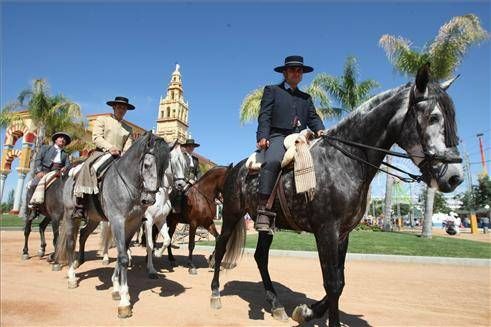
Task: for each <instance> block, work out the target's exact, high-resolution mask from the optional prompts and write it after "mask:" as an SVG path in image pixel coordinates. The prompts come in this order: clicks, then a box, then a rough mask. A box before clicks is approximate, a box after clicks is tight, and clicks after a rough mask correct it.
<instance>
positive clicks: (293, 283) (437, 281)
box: [0, 231, 491, 326]
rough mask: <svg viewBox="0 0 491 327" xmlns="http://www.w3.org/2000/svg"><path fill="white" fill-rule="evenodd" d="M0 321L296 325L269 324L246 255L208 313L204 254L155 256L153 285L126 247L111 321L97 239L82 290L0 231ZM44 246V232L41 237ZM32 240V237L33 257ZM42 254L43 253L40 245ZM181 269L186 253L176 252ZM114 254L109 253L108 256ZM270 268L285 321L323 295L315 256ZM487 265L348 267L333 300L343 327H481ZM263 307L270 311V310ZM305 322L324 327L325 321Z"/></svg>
mask: <svg viewBox="0 0 491 327" xmlns="http://www.w3.org/2000/svg"><path fill="white" fill-rule="evenodd" d="M0 235H1V284H0V285H1V286H0V287H1V289H0V291H1V325H2V326H13V325H15V326H26V325H30V326H32V325H46V326H54V325H77V326H78V325H91V326H92V325H105V326H107V325H122V326H136V325H139V326H142V325H145V326H148V325H160V326H176V325H180V326H181V325H185V326H198V325H199V326H204V325H206V326H217V325H221V326H295V325H296V323H295V322H294V321H292V320H290V321H289V322H288V323H280V322H277V321H275V320H274V319H273V318H272V317H271V315H270V314H269V313H268V312H267V311H265V309H264V306H265V302H264V300H263V294H264V292H263V288H262V284H261V283H260V282H259V278H260V277H259V273H258V271H257V269H256V265H255V262H254V259H253V257H252V256H251V255H246V256H245V257H244V258H243V259H242V261H241V262H240V263H239V266H238V267H237V268H235V269H234V270H231V271H228V272H225V273H222V277H221V285H222V304H223V308H222V309H221V310H218V311H213V310H211V309H210V307H209V296H210V282H211V277H212V274H211V272H209V270H208V269H207V268H206V261H205V259H204V258H205V257H204V255H207V253H205V252H203V251H201V250H200V251H196V252H197V253H196V261H197V263H198V265H199V267H200V269H198V275H196V276H191V275H189V274H188V272H187V269H186V268H185V267H182V266H180V267H177V268H175V269H174V271H173V272H170V271H169V268H170V266H169V264H168V262H167V261H166V260H162V259H158V260H157V266H156V268H157V269H159V268H160V269H161V275H160V278H159V279H158V280H150V279H148V278H147V277H146V273H145V270H144V262H145V261H144V257H143V255H144V253H145V251H144V250H143V248H134V250H133V253H134V255H135V261H134V262H135V263H134V267H133V268H132V269H131V271H130V272H129V273H128V278H129V286H130V294H131V299H132V303H133V317H131V318H129V319H127V320H120V319H118V318H117V314H116V313H117V302H113V301H112V300H111V282H110V278H111V274H112V271H113V267H114V260H113V261H112V262H111V264H110V266H109V267H104V266H102V265H101V261H100V259H99V258H97V256H96V252H95V249H96V248H97V242H98V235H92V236H91V237H90V238H89V241H88V244H87V249H88V251H89V252H88V260H89V261H88V262H87V263H85V264H84V265H83V266H82V267H81V268H79V270H78V277H79V278H80V286H79V287H78V288H77V289H73V290H69V289H67V281H66V279H65V278H64V277H65V274H66V270H63V271H62V272H52V271H51V268H50V267H49V265H48V264H47V263H46V261H45V260H44V259H43V260H39V259H38V258H36V257H33V258H31V260H28V261H21V260H20V253H21V248H22V242H23V241H22V239H23V235H22V233H21V232H14V231H2V232H1V234H0ZM48 239H49V240H51V235H48ZM38 246H39V237H38V235H37V234H33V235H32V238H31V242H30V247H31V250H30V251H31V254H35V253H36V252H37V247H38ZM48 249H51V247H50V246H48ZM175 253H176V254H177V256H176V257H177V260H178V262H179V263H180V264H184V262H185V257H184V255H185V253H186V250H185V249H179V250H176V251H175ZM110 255H112V258H114V257H115V250H114V249H113V250H112V251H111V253H110ZM270 272H271V276H272V278H273V280H275V281H276V284H275V286H276V289H277V291H278V293H279V296H280V299H281V300H282V302H283V304H284V305H285V308H286V311H287V313H288V314H289V315H291V312H292V310H293V308H294V307H295V306H296V305H298V304H301V303H312V302H313V301H314V300H317V299H320V298H321V297H322V296H323V295H324V290H323V287H322V278H321V273H320V268H319V263H318V261H317V260H315V259H307V258H292V257H288V258H286V257H271V259H270ZM489 276H490V268H489V267H461V266H446V265H421V264H419V265H417V264H402V263H377V262H360V261H356V262H348V263H347V269H346V287H345V289H344V293H343V295H342V297H341V302H340V308H341V310H342V316H341V319H342V322H343V323H345V324H347V325H349V326H489V325H490V324H491V315H490V311H489V308H490V298H491V289H490V279H489ZM268 310H269V308H268ZM312 325H320V326H325V319H322V320H317V321H314V323H313V324H312Z"/></svg>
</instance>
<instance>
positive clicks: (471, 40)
mask: <svg viewBox="0 0 491 327" xmlns="http://www.w3.org/2000/svg"><path fill="white" fill-rule="evenodd" d="M488 38H489V33H488V32H487V31H486V30H484V29H483V28H482V26H481V23H480V21H479V18H478V17H477V16H475V15H473V14H468V15H463V16H457V17H454V18H452V19H451V20H450V21H449V22H448V23H446V24H444V25H443V26H442V27H441V28H440V30H439V32H438V34H437V36H436V37H435V38H434V39H433V40H432V41H431V42H429V43H427V44H426V45H424V46H423V47H422V48H420V49H418V48H415V47H414V46H412V43H411V42H410V41H409V40H407V39H405V38H403V37H401V36H393V35H388V34H386V35H383V36H382V37H381V38H380V40H379V45H380V46H381V47H382V48H383V49H384V50H385V53H386V55H387V58H388V59H389V61H390V63H391V64H392V65H393V66H394V69H395V70H396V71H397V72H399V73H401V74H403V75H404V76H407V77H408V78H412V77H414V76H415V75H416V73H417V71H418V69H419V68H420V67H421V66H422V65H423V64H425V63H430V69H431V78H432V80H433V81H435V82H440V81H442V80H445V79H448V78H450V77H452V75H454V73H455V70H456V68H457V66H458V65H459V64H460V63H461V61H462V59H463V57H464V55H465V54H466V53H467V50H468V49H469V47H470V46H472V45H475V44H478V43H479V42H482V41H484V40H487V39H488ZM357 76H358V67H357V65H356V59H355V57H349V58H348V59H347V60H346V64H345V68H344V72H343V75H342V76H340V77H334V76H331V75H328V74H324V73H321V74H318V75H316V76H315V77H314V79H313V81H312V83H311V84H310V85H309V86H308V87H307V88H306V89H305V91H306V92H307V93H309V94H311V96H312V99H313V101H314V104H315V105H316V108H317V111H318V113H319V116H320V117H321V118H322V119H328V118H339V117H341V116H342V114H343V112H350V111H352V110H354V109H355V108H356V107H357V106H359V105H360V104H361V103H362V102H363V101H365V100H366V99H367V98H369V97H370V95H371V92H372V90H373V89H374V88H376V87H377V86H378V83H377V82H376V81H374V80H366V81H363V82H361V83H358V82H357ZM329 96H330V97H332V98H333V99H334V100H335V101H336V102H337V103H338V104H339V107H334V106H331V103H332V101H331V99H330V98H329ZM261 97H262V88H258V89H255V90H253V91H252V92H251V93H249V94H248V95H247V96H246V97H245V99H244V101H243V102H242V105H241V107H240V121H241V122H242V123H244V122H247V121H250V120H253V119H257V117H258V115H259V110H260V108H259V107H260V100H261ZM391 183H392V179H391V178H388V181H387V191H386V196H387V197H388V198H387V201H386V203H388V205H387V207H388V208H390V207H391V204H390V201H389V199H390V196H391V194H392V191H391V189H392V184H391ZM439 198H443V197H442V196H439ZM434 199H435V191H434V190H433V189H432V188H427V191H426V195H425V200H426V206H425V207H426V210H425V219H424V220H425V225H424V227H423V233H422V236H423V237H428V238H431V223H432V219H431V217H432V215H433V209H434ZM388 212H389V213H390V210H388ZM389 218H390V217H388V219H389ZM389 227H390V226H389Z"/></svg>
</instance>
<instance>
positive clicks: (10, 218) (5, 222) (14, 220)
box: [0, 213, 41, 228]
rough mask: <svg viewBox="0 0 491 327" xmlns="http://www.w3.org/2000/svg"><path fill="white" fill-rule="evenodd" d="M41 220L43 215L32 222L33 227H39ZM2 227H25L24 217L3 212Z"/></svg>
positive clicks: (0, 224)
mask: <svg viewBox="0 0 491 327" xmlns="http://www.w3.org/2000/svg"><path fill="white" fill-rule="evenodd" d="M40 222H41V217H39V218H37V219H35V220H34V221H33V222H32V227H37V226H38V225H39V223H40ZM2 227H24V219H23V218H22V217H19V216H15V215H10V214H8V213H3V214H2V215H1V216H0V228H2Z"/></svg>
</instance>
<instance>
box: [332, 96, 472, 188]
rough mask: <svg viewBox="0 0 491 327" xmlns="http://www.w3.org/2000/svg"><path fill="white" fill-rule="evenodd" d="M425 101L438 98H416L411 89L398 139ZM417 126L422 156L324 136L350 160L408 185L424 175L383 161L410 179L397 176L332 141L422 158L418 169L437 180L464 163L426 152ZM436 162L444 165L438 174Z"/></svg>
mask: <svg viewBox="0 0 491 327" xmlns="http://www.w3.org/2000/svg"><path fill="white" fill-rule="evenodd" d="M423 101H436V97H435V96H429V97H427V96H419V97H416V95H415V94H414V87H411V93H410V95H409V103H408V110H407V112H406V114H405V116H404V119H403V121H402V124H401V128H400V131H399V136H398V138H397V139H399V138H400V134H401V133H402V130H403V129H404V126H405V124H406V121H407V120H408V116H409V115H410V114H411V115H412V116H413V117H414V115H415V112H416V110H417V108H416V105H417V104H418V103H420V102H423ZM416 124H417V129H418V135H419V137H420V143H421V146H422V147H423V151H422V154H407V153H402V152H396V151H390V150H386V149H384V148H380V147H376V146H372V145H366V144H363V143H358V142H354V141H350V140H344V139H341V138H338V137H335V136H331V135H323V137H324V139H326V140H327V141H328V142H329V144H330V145H331V146H332V147H333V148H335V149H337V150H338V151H340V152H341V153H343V154H344V155H345V156H347V157H348V158H351V159H353V160H356V161H359V162H362V163H364V164H366V165H368V166H370V167H372V168H375V169H377V170H379V171H382V172H384V173H386V174H388V175H392V176H394V177H396V178H398V179H400V180H401V181H403V182H407V183H413V182H418V183H419V182H421V181H422V180H423V175H415V174H412V173H410V172H408V171H405V170H403V169H401V168H399V167H396V166H394V165H391V164H389V163H388V162H385V161H382V163H381V164H382V165H385V166H387V167H390V168H392V169H394V170H397V171H399V172H401V173H403V174H406V175H408V176H409V177H403V176H400V175H397V174H394V173H391V172H389V171H388V170H384V169H381V168H380V167H378V166H376V165H374V164H372V163H371V162H369V161H367V160H365V159H363V158H360V157H358V156H356V155H354V154H353V153H350V152H348V151H346V150H345V149H343V148H342V147H340V146H339V145H337V144H335V143H333V142H330V141H336V142H340V143H343V144H346V145H350V146H354V147H358V148H363V149H369V150H374V151H378V152H382V153H385V154H387V155H391V156H395V157H400V158H406V159H411V160H412V159H414V158H420V159H423V160H422V161H421V162H420V163H419V164H418V167H419V169H420V170H421V171H423V172H424V171H425V170H426V169H427V170H429V171H430V174H431V175H432V176H433V177H435V178H439V177H441V176H443V175H444V174H445V172H446V171H447V169H448V164H451V163H462V159H461V158H458V157H451V156H448V155H446V154H445V153H443V154H440V153H430V152H428V151H426V150H425V148H426V141H425V140H424V137H422V133H421V131H422V128H421V125H420V123H419V122H418V120H417V119H416ZM435 162H440V163H443V165H442V166H441V168H440V169H439V171H438V172H435V171H434V169H433V168H432V166H433V163H435Z"/></svg>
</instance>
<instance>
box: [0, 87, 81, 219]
mask: <svg viewBox="0 0 491 327" xmlns="http://www.w3.org/2000/svg"><path fill="white" fill-rule="evenodd" d="M21 108H27V110H28V111H29V115H30V118H31V119H32V121H33V122H34V125H35V126H36V127H37V138H36V143H35V145H34V148H33V151H32V154H31V163H30V167H33V166H34V160H35V158H36V154H37V153H38V151H39V149H40V147H41V145H42V144H43V143H48V142H49V140H50V136H51V135H52V134H53V133H55V132H56V131H62V130H63V131H67V132H69V133H72V134H74V140H75V142H74V145H73V146H72V145H70V146H71V148H69V149H68V150H70V149H76V147H80V142H83V140H84V138H85V126H84V124H83V122H82V115H81V112H80V107H79V105H78V104H76V103H74V102H72V101H70V100H69V99H67V98H66V97H64V96H63V95H54V96H52V95H50V94H49V86H48V83H47V82H46V80H44V79H37V80H34V82H33V84H32V87H31V88H30V89H27V90H24V91H22V92H21V93H20V94H19V96H18V98H17V101H16V102H12V103H10V104H9V105H7V107H5V108H4V109H3V110H2V111H5V115H4V116H3V117H0V118H2V120H0V123H2V124H5V123H7V124H8V123H10V122H11V121H12V120H15V119H16V117H15V116H16V112H15V111H16V110H18V109H21ZM32 174H33V170H31V176H30V178H32ZM24 205H25V203H24V201H23V202H22V207H21V214H22V213H23V211H24V210H25V208H24Z"/></svg>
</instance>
